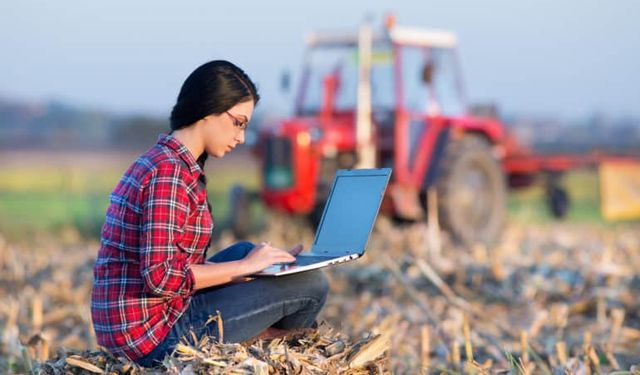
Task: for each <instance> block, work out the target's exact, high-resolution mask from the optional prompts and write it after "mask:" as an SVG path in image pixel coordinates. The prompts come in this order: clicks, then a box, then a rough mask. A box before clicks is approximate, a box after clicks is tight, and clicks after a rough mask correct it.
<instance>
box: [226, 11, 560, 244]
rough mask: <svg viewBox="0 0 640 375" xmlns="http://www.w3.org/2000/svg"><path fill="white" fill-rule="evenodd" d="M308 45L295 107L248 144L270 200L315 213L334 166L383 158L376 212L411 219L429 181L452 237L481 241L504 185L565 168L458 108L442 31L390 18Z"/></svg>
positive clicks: (238, 206)
mask: <svg viewBox="0 0 640 375" xmlns="http://www.w3.org/2000/svg"><path fill="white" fill-rule="evenodd" d="M306 43H307V46H308V49H307V52H306V55H305V62H304V68H303V72H302V77H301V79H300V88H299V92H298V95H297V99H296V102H295V116H294V117H292V118H288V119H285V120H282V121H281V122H279V123H277V124H276V125H275V126H272V127H262V128H261V129H260V132H259V135H258V139H257V143H256V148H255V151H256V153H257V154H258V156H259V159H260V160H261V172H262V186H261V191H260V194H259V196H260V197H261V200H262V202H263V203H264V205H266V206H267V207H268V208H270V209H274V210H278V211H283V212H286V213H291V214H303V215H307V216H308V217H309V218H311V221H312V222H314V221H316V220H317V219H318V218H319V214H320V213H321V212H322V208H323V207H324V202H325V199H326V196H327V193H328V189H329V186H330V183H331V181H332V179H333V176H334V175H335V171H336V170H337V169H340V168H347V169H348V168H367V167H391V168H393V175H392V181H391V183H390V187H389V189H388V190H387V193H388V197H386V199H385V203H383V208H382V210H383V212H386V213H388V214H390V215H392V216H394V217H396V218H399V219H403V220H419V219H421V218H423V217H425V216H426V215H425V214H426V212H427V211H426V205H427V199H426V196H427V191H429V190H430V191H432V192H436V194H435V195H436V196H437V209H438V211H437V212H438V217H439V223H440V225H441V226H442V227H443V228H444V229H445V230H447V231H448V232H449V233H450V235H451V236H452V238H454V239H455V240H458V241H459V242H461V243H467V244H468V243H473V242H484V243H489V242H492V241H494V240H495V239H496V238H497V237H498V236H499V234H500V233H501V230H502V228H503V224H504V222H505V217H506V209H505V203H506V192H507V187H508V186H511V187H521V186H526V185H528V184H531V183H533V181H534V178H532V176H534V175H536V174H539V173H540V172H542V171H562V170H564V169H567V168H569V167H570V166H571V165H572V164H571V163H570V164H568V165H564V164H562V160H561V161H560V164H557V163H556V162H555V161H554V160H551V159H548V158H547V159H539V158H536V157H534V156H532V154H531V153H530V152H529V151H528V150H526V149H524V148H521V147H520V146H518V145H517V143H516V142H515V141H514V140H513V139H512V138H509V137H508V136H507V134H506V132H505V127H504V125H503V124H502V123H501V122H500V121H499V120H498V119H497V118H496V116H493V115H491V113H486V114H483V115H480V114H478V113H477V112H474V113H475V114H474V113H472V112H470V111H468V110H467V107H466V105H465V103H464V94H463V92H462V81H461V74H460V72H459V64H458V61H457V53H456V45H457V40H456V36H455V35H454V34H452V33H450V32H446V31H439V30H424V29H415V28H406V27H399V26H395V25H394V24H393V22H392V21H389V22H387V25H386V27H385V29H384V30H383V31H382V32H379V33H376V32H373V31H372V29H371V28H370V27H369V26H363V27H362V28H361V29H360V30H359V32H357V33H352V34H348V33H334V34H331V33H322V34H311V35H309V36H308V37H307V39H306ZM527 163H528V164H527ZM550 181H552V183H551V184H550V187H551V189H549V190H548V191H549V192H550V194H551V195H552V196H551V197H550V202H552V203H553V206H554V207H556V208H557V211H558V214H559V215H562V214H563V213H564V212H566V206H567V203H568V199H567V196H566V193H565V192H564V190H563V189H561V188H559V186H558V185H557V184H556V183H555V182H554V181H555V179H551V180H550ZM430 196H432V194H430ZM232 197H233V199H232V220H231V222H232V228H233V229H234V232H235V233H236V234H237V235H240V236H242V235H245V234H246V231H247V230H248V225H247V216H246V215H247V211H246V209H243V202H244V203H246V195H245V194H243V190H241V189H235V190H234V191H233V193H232Z"/></svg>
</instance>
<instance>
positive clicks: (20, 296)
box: [0, 216, 640, 374]
mask: <svg viewBox="0 0 640 375" xmlns="http://www.w3.org/2000/svg"><path fill="white" fill-rule="evenodd" d="M432 233H433V232H432ZM639 233H640V224H629V225H620V226H615V227H613V226H608V227H603V226H597V225H591V224H570V223H553V224H548V225H532V226H524V225H518V226H513V225H512V226H510V227H508V228H507V229H506V231H505V234H504V237H503V240H502V242H501V243H500V244H499V245H498V246H495V247H492V248H486V247H483V246H476V247H473V248H471V249H462V248H456V247H455V246H452V245H451V244H450V243H449V241H448V240H447V238H446V236H445V235H440V236H438V235H435V236H434V235H433V234H432V235H429V231H428V229H427V227H426V225H425V224H413V225H407V226H402V227H398V226H395V225H392V223H391V222H390V221H389V220H387V219H386V218H380V219H379V220H378V223H377V225H376V229H375V231H374V233H373V235H372V238H371V241H370V245H369V250H368V251H367V253H366V255H365V257H364V258H362V259H360V260H357V261H355V262H351V263H350V264H344V265H339V266H335V267H330V268H328V269H326V272H327V274H328V276H329V277H330V280H331V294H330V297H329V299H328V302H327V305H326V307H325V308H324V311H323V313H322V316H321V319H322V320H323V321H325V322H326V323H327V324H328V325H329V326H330V327H332V328H333V329H334V330H335V331H336V332H339V333H340V334H341V335H343V336H344V337H345V338H347V339H349V340H354V341H355V340H358V339H359V338H362V337H365V336H367V335H371V334H378V333H380V334H385V335H388V337H389V338H390V346H389V350H388V352H387V354H386V356H387V357H386V358H387V360H386V362H385V363H386V365H385V366H386V370H385V371H391V372H393V373H399V374H413V373H418V372H420V371H422V372H438V371H440V370H443V369H447V371H451V372H462V371H465V372H470V368H471V367H469V366H470V364H472V363H475V364H474V365H473V367H472V368H473V369H474V370H473V371H476V372H482V371H487V372H491V373H499V372H502V371H511V372H523V373H557V371H560V373H564V371H565V370H566V371H568V372H570V373H587V372H586V371H587V370H590V371H593V372H609V371H613V370H629V369H630V368H631V366H633V365H635V364H640V302H639V299H638V288H639V287H640V277H639V276H638V275H637V270H638V269H640V234H639ZM311 237H312V233H311V231H310V230H309V229H308V228H305V227H299V226H298V225H296V224H295V223H294V222H292V221H290V220H287V219H286V218H282V217H279V216H272V217H271V218H270V220H269V225H268V227H267V228H266V230H265V231H264V232H262V233H260V234H258V235H255V236H253V237H252V238H251V240H254V241H260V240H262V239H267V238H268V239H270V240H271V241H272V242H273V243H275V244H282V245H287V246H288V245H292V244H295V243H298V242H302V243H304V244H309V243H311V241H312V238H311ZM234 241H235V239H234V238H233V237H232V236H231V235H230V233H223V234H222V235H221V236H220V238H219V240H218V241H217V243H215V244H213V246H212V249H220V248H223V247H224V246H226V245H228V244H230V243H233V242H234ZM439 243H440V244H439ZM97 248H98V244H97V243H95V242H86V241H82V240H78V237H77V236H74V235H73V233H66V234H65V233H59V234H58V235H57V236H56V237H55V238H52V237H48V236H46V235H45V236H42V238H37V239H34V242H33V245H30V246H29V247H25V246H24V245H21V246H17V245H13V244H10V243H7V242H6V241H4V240H0V301H1V303H0V339H1V340H2V341H1V343H0V372H3V373H4V372H7V371H10V370H11V369H14V370H15V369H19V368H21V367H20V363H21V361H23V358H24V349H23V347H24V346H28V344H29V340H30V339H31V340H32V343H33V339H34V337H36V336H34V335H35V334H38V333H40V336H38V337H44V338H46V342H47V344H46V347H45V348H44V349H43V348H42V345H40V347H39V348H40V349H38V350H36V351H33V350H32V352H31V354H32V355H33V356H34V357H35V358H36V359H37V358H41V359H45V358H48V357H55V356H56V353H58V351H60V350H73V349H75V350H85V349H94V348H95V347H96V344H95V338H94V336H93V333H92V330H91V322H90V314H89V294H90V290H91V282H92V273H91V268H92V264H93V262H94V259H95V256H96V252H97ZM43 350H44V352H43ZM471 372H472V371H471Z"/></svg>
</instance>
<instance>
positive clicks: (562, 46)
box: [0, 0, 640, 118]
mask: <svg viewBox="0 0 640 375" xmlns="http://www.w3.org/2000/svg"><path fill="white" fill-rule="evenodd" d="M388 12H393V13H394V14H395V17H396V20H397V24H398V25H403V26H414V27H427V28H440V29H447V30H451V31H453V32H455V33H456V34H457V35H458V40H459V44H460V46H459V48H460V51H459V53H460V57H461V65H462V71H463V75H464V83H465V89H466V92H467V97H468V99H469V101H470V102H483V103H486V102H492V103H496V104H497V105H498V108H499V109H500V111H501V112H502V113H510V114H529V115H543V116H546V115H551V116H558V117H565V118H579V117H581V116H589V115H591V114H594V113H601V114H605V115H608V116H612V117H626V116H634V117H640V73H639V72H638V68H639V67H640V22H638V15H640V1H637V0H616V1H604V0H602V1H596V0H564V1H561V0H555V1H551V0H519V1H512V0H486V1H475V0H465V1H463V0H448V1H428V0H422V1H410V0H394V1H376V0H369V1H366V0H364V1H355V0H354V1H344V0H342V1H338V0H324V1H300V0H298V1H277V0H272V1H253V2H252V1H244V2H239V1H235V2H229V1H226V2H218V1H202V0H194V1H188V0H187V1H164V0H155V1H150V0H140V1H122V0H111V1H108V2H107V1H93V2H92V1H81V0H68V1H65V0H60V1H45V0H43V1H34V0H2V1H0V51H1V52H0V97H3V98H5V99H6V98H9V99H14V100H21V101H22V100H24V101H49V100H56V101H61V102H65V103H69V104H72V105H76V106H81V107H89V108H94V109H102V110H108V111H114V112H119V113H145V114H152V115H160V116H167V115H168V113H169V111H170V109H171V107H172V105H173V104H174V102H175V98H176V96H177V93H178V91H179V88H180V85H181V84H182V82H183V81H184V79H185V78H186V77H187V75H188V74H189V73H190V72H191V71H192V70H193V69H194V68H196V67H197V66H199V65H200V64H202V63H204V62H206V61H209V60H213V59H227V60H230V61H232V62H234V63H236V64H238V65H239V66H240V67H242V68H243V69H244V70H245V71H246V72H247V73H248V74H249V76H251V78H252V79H253V80H254V81H256V82H257V83H258V85H259V88H260V92H261V96H262V102H261V103H260V107H261V108H262V110H263V111H270V112H276V113H283V114H285V113H286V110H287V109H289V108H288V106H287V103H289V102H290V97H288V96H286V95H284V94H283V93H282V92H281V91H280V90H279V83H280V76H281V73H282V72H283V71H284V70H289V71H290V72H291V73H292V76H293V78H294V83H295V81H296V77H297V75H298V73H299V70H300V69H299V68H300V65H301V61H302V55H303V51H304V35H305V34H306V33H308V32H310V31H314V30H347V31H355V30H356V29H357V27H358V26H359V25H360V24H362V22H363V21H364V20H365V19H367V18H369V19H371V20H372V22H373V25H374V27H377V25H382V22H383V17H384V15H385V14H386V13H388Z"/></svg>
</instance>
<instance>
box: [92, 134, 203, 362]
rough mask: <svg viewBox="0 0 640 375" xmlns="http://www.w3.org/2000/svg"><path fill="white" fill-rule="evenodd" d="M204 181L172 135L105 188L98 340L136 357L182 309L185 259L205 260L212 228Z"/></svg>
mask: <svg viewBox="0 0 640 375" xmlns="http://www.w3.org/2000/svg"><path fill="white" fill-rule="evenodd" d="M205 185H206V180H205V177H204V174H203V172H202V169H201V167H200V165H199V164H198V163H197V162H196V160H195V159H194V157H193V156H192V155H191V153H190V152H189V150H187V148H186V147H185V146H184V145H183V144H182V143H180V142H179V141H178V140H177V139H175V138H174V137H172V136H171V135H165V136H161V137H160V138H159V140H158V143H157V144H156V145H155V146H153V147H152V148H151V149H150V150H149V151H147V152H146V153H145V154H143V155H142V156H140V158H138V160H136V161H135V163H133V165H132V166H131V167H129V169H128V170H127V171H126V172H125V174H124V176H123V177H122V180H120V182H119V183H118V185H117V186H116V188H115V190H114V191H113V193H112V194H111V204H110V205H109V208H108V209H107V216H106V221H105V224H104V226H103V227H102V239H101V246H100V251H99V253H98V259H97V261H96V264H95V267H94V269H93V273H94V284H93V292H92V295H91V317H92V319H93V327H94V329H95V332H96V337H97V339H98V344H100V345H102V346H104V347H106V348H107V349H109V350H111V351H112V352H114V353H116V354H124V355H126V356H127V357H128V358H129V359H132V360H135V359H138V358H141V357H143V356H144V355H146V354H148V353H149V352H151V350H153V349H154V348H155V347H156V346H157V345H158V344H159V343H160V342H161V341H162V340H163V339H164V338H165V337H166V335H167V334H168V333H169V330H170V329H171V327H172V326H173V324H174V323H175V322H176V320H178V318H179V317H180V316H181V315H182V313H183V312H184V311H185V310H186V309H187V306H188V305H189V301H190V298H191V295H192V294H193V292H194V289H193V287H194V279H193V273H192V272H191V269H190V265H191V264H200V263H204V258H205V250H206V248H207V247H208V244H209V240H210V238H211V230H212V229H213V218H212V216H211V213H210V211H209V209H208V204H207V191H206V189H205Z"/></svg>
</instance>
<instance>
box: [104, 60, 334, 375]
mask: <svg viewBox="0 0 640 375" xmlns="http://www.w3.org/2000/svg"><path fill="white" fill-rule="evenodd" d="M258 100H259V96H258V93H257V91H256V88H255V85H254V84H253V82H252V81H251V80H250V79H249V77H248V76H247V75H246V74H245V73H244V72H243V71H242V70H241V69H240V68H238V67H236V66H235V65H233V64H231V63H229V62H227V61H212V62H209V63H206V64H204V65H202V66H200V67H199V68H197V69H196V70H195V71H194V72H193V73H191V75H190V76H189V77H188V78H187V79H186V81H185V82H184V84H183V86H182V89H181V90H180V94H179V95H178V100H177V103H176V105H175V106H174V108H173V111H172V112H171V129H172V132H171V133H170V134H169V135H163V136H161V137H160V138H159V140H158V143H157V144H156V145H155V146H153V147H152V148H151V149H149V151H147V152H146V153H144V154H143V155H142V156H140V157H139V158H138V159H137V160H136V161H135V162H134V163H133V165H131V167H129V169H128V170H127V171H126V172H125V174H124V176H123V178H122V179H121V181H120V182H119V184H118V185H117V186H116V188H115V190H114V191H113V193H112V194H111V204H110V205H109V207H108V209H107V215H106V221H105V224H104V226H103V228H102V236H101V237H102V238H101V247H100V251H99V253H98V258H97V261H96V264H95V267H94V285H93V292H92V301H91V315H92V318H93V326H94V329H95V332H96V336H97V340H98V343H99V344H100V345H102V346H104V347H106V348H107V349H109V350H110V351H112V352H113V353H115V354H120V355H125V356H126V357H128V358H129V359H131V360H133V361H136V362H138V363H139V364H141V365H143V366H153V365H155V364H157V363H158V362H159V361H162V359H163V358H164V356H165V355H166V354H170V353H171V352H172V350H173V349H174V347H175V346H176V344H177V343H178V342H179V340H180V339H181V337H182V336H184V335H185V334H187V333H189V332H190V331H193V332H194V333H195V334H196V335H197V336H198V337H200V336H203V335H210V336H214V337H218V338H219V337H220V336H223V339H224V341H226V342H239V341H243V340H246V339H250V338H252V337H255V336H256V335H259V334H261V333H262V335H265V334H268V333H270V332H273V331H278V330H288V329H293V328H302V327H310V326H311V325H312V324H313V323H314V322H315V318H316V316H317V315H318V313H319V311H320V309H321V308H322V306H323V304H324V302H325V298H326V295H327V290H328V284H327V280H326V278H325V277H324V275H323V274H322V273H321V272H320V271H311V272H303V273H299V274H296V275H292V276H288V277H281V278H272V279H266V278H263V279H254V280H250V281H249V280H247V279H246V276H249V275H251V274H253V273H255V272H258V271H260V270H262V269H264V268H266V267H268V266H270V265H272V264H274V263H279V262H291V261H293V260H294V259H295V258H294V256H295V255H296V254H297V253H299V252H300V251H301V250H302V247H301V246H296V247H294V248H293V249H290V250H289V251H285V250H282V249H279V248H276V247H273V246H271V245H270V243H269V242H262V243H260V244H259V245H257V246H254V245H253V244H251V243H248V242H242V243H237V244H235V245H233V246H231V247H230V248H228V249H225V250H223V251H221V252H220V253H218V254H216V255H215V256H213V257H212V258H211V259H209V260H207V261H205V252H206V249H207V247H208V246H209V243H210V239H211V230H212V229H213V226H214V225H213V217H212V215H211V212H210V208H209V206H208V203H207V202H208V200H207V191H206V189H205V187H206V178H205V175H204V173H203V167H204V162H205V160H206V158H207V156H213V157H216V158H221V157H223V156H224V155H225V154H226V153H228V152H231V151H232V150H233V149H234V148H235V147H236V146H237V145H238V144H242V143H244V136H245V129H246V127H247V124H248V123H249V121H250V120H251V117H252V115H253V109H254V106H255V105H256V103H257V102H258ZM213 179H214V181H215V177H213ZM218 312H219V313H220V317H221V318H222V322H223V328H224V331H223V334H222V335H220V333H219V332H218V331H217V324H216V323H209V324H207V322H208V321H209V320H210V318H211V317H212V316H216V315H217V313H218ZM265 330H266V331H265ZM278 332H282V331H278Z"/></svg>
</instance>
